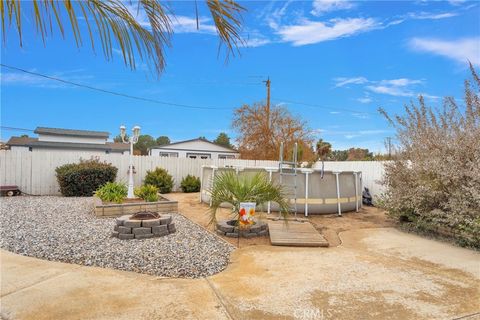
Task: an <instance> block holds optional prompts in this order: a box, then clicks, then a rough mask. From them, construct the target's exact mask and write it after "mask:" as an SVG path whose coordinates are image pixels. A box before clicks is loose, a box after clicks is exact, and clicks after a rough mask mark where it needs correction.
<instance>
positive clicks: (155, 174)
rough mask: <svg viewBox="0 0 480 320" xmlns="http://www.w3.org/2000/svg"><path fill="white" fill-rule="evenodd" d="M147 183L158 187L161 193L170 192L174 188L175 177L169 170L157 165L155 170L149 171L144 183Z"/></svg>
mask: <svg viewBox="0 0 480 320" xmlns="http://www.w3.org/2000/svg"><path fill="white" fill-rule="evenodd" d="M147 184H151V185H153V186H155V187H157V188H158V190H159V191H160V193H169V192H171V191H172V188H173V178H172V176H171V175H169V174H168V171H167V170H165V169H163V168H160V167H157V168H155V170H153V171H147V175H146V176H145V181H144V185H147Z"/></svg>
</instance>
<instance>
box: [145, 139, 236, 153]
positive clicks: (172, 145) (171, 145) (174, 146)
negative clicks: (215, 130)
mask: <svg viewBox="0 0 480 320" xmlns="http://www.w3.org/2000/svg"><path fill="white" fill-rule="evenodd" d="M195 141H203V142H207V143H209V144H211V145H214V146H216V147H221V148H223V149H225V152H228V153H238V151H237V150H235V149H233V148H228V147H225V146H222V145H219V144H216V143H213V142H211V141H209V140H207V139H202V138H196V139H190V140H184V141H178V142H174V143H169V144H162V145H158V146H155V147H151V148H150V149H149V150H151V149H177V150H190V149H182V148H177V147H178V145H179V144H183V143H187V142H195ZM198 151H209V150H198Z"/></svg>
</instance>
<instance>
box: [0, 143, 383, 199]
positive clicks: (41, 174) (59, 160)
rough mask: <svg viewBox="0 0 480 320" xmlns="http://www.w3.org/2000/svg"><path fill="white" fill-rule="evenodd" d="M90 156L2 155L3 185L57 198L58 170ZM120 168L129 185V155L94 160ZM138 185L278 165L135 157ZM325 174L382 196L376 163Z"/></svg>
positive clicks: (328, 166)
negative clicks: (159, 172) (154, 173)
mask: <svg viewBox="0 0 480 320" xmlns="http://www.w3.org/2000/svg"><path fill="white" fill-rule="evenodd" d="M91 157H92V155H91V154H90V153H88V152H74V151H72V152H54V151H33V152H30V151H24V150H18V151H17V150H15V151H13V150H1V151H0V185H17V186H18V187H19V188H20V190H21V191H22V192H25V193H27V194H33V195H58V194H60V192H59V186H58V183H57V180H56V177H55V168H57V167H58V166H61V165H63V164H67V163H76V162H78V161H79V160H80V159H90V158H91ZM95 157H98V158H99V159H100V161H106V162H108V163H111V164H112V165H114V166H115V167H117V168H118V174H117V181H123V182H127V181H128V175H127V171H128V161H129V156H128V155H119V154H105V155H100V156H95ZM133 159H134V166H135V172H136V174H135V175H134V182H135V185H137V186H138V185H140V184H141V183H142V181H143V179H144V178H145V175H146V172H147V170H153V169H155V168H156V167H162V168H165V169H166V170H168V172H169V173H170V174H171V175H172V176H173V178H174V180H175V185H174V190H178V189H179V186H180V182H181V180H182V178H183V177H185V176H186V175H188V174H191V175H195V176H197V177H199V176H200V173H201V167H202V165H216V166H219V167H221V166H225V165H236V166H244V167H268V166H270V167H272V166H273V167H276V166H278V162H277V161H265V160H241V159H225V160H212V159H205V160H200V159H183V158H166V157H157V156H134V157H133ZM315 168H316V169H320V168H321V165H320V166H319V164H318V163H317V164H316V165H315ZM325 170H348V171H362V172H363V184H364V186H367V187H369V188H370V190H371V192H372V195H373V194H377V193H378V192H381V186H379V185H378V184H377V181H378V180H379V179H381V177H382V174H383V164H382V163H381V162H373V161H368V162H367V161H348V162H325Z"/></svg>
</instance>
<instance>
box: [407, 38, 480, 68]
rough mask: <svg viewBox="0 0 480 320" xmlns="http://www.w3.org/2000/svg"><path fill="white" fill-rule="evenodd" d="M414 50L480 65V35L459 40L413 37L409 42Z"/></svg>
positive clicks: (462, 62) (463, 62)
mask: <svg viewBox="0 0 480 320" xmlns="http://www.w3.org/2000/svg"><path fill="white" fill-rule="evenodd" d="M409 45H410V47H411V48H412V49H413V50H417V51H423V52H429V53H433V54H436V55H439V56H443V57H447V58H449V59H452V60H455V61H457V62H459V63H461V64H464V65H466V63H467V60H470V62H472V64H474V65H476V66H480V37H476V38H464V39H458V40H450V41H448V40H440V39H433V38H413V39H411V40H410V42H409Z"/></svg>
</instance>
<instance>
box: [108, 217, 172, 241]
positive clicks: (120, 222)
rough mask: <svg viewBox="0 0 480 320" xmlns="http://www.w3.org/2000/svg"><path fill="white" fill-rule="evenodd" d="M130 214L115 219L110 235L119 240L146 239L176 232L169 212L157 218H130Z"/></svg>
mask: <svg viewBox="0 0 480 320" xmlns="http://www.w3.org/2000/svg"><path fill="white" fill-rule="evenodd" d="M130 217H132V215H123V216H121V217H118V218H116V219H115V225H114V226H113V230H114V231H113V232H112V237H116V238H118V239H121V240H129V239H139V240H140V239H148V238H153V237H163V236H166V235H169V234H171V233H174V232H176V227H175V223H174V222H172V216H171V215H170V214H162V215H160V218H158V219H151V220H130Z"/></svg>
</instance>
